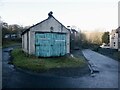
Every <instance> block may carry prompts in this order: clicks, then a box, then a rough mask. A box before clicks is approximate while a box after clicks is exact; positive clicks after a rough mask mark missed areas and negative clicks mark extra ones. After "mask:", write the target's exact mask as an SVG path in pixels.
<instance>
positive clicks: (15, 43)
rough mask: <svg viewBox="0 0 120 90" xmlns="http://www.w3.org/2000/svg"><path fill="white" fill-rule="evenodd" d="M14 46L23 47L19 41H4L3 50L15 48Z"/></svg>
mask: <svg viewBox="0 0 120 90" xmlns="http://www.w3.org/2000/svg"><path fill="white" fill-rule="evenodd" d="M14 45H21V41H20V40H17V39H16V40H9V39H5V40H3V41H2V48H6V47H9V46H14Z"/></svg>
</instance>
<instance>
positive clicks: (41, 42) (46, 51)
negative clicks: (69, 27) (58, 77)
mask: <svg viewBox="0 0 120 90" xmlns="http://www.w3.org/2000/svg"><path fill="white" fill-rule="evenodd" d="M35 54H36V56H40V57H51V56H63V55H65V54H66V34H61V33H36V34H35Z"/></svg>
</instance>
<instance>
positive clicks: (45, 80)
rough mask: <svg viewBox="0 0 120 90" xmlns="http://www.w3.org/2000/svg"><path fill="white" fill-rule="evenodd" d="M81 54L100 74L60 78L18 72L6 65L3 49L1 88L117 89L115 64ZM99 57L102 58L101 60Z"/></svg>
mask: <svg viewBox="0 0 120 90" xmlns="http://www.w3.org/2000/svg"><path fill="white" fill-rule="evenodd" d="M8 49H9V48H8ZM83 53H84V55H85V56H86V57H88V58H89V59H91V60H94V61H95V63H96V65H98V68H99V70H100V72H99V73H96V74H95V76H94V77H92V76H91V74H85V75H82V76H77V77H60V76H55V75H44V74H38V75H37V74H31V73H26V72H23V71H19V70H17V69H14V68H13V66H12V65H9V64H8V61H9V53H8V52H5V50H4V49H3V62H2V67H3V71H2V72H3V73H2V77H3V78H2V80H3V81H2V82H3V85H2V86H3V88H117V87H118V80H117V79H118V76H117V71H118V69H117V62H116V61H114V60H112V59H110V58H107V57H105V56H102V55H100V54H98V53H95V52H93V51H90V50H83ZM91 55H92V56H91ZM98 56H99V59H98ZM94 57H96V59H94ZM101 57H103V58H102V59H101ZM106 58H107V59H106ZM103 59H104V60H103ZM100 60H101V61H100ZM109 60H110V61H109ZM98 63H99V64H98ZM78 70H79V69H78Z"/></svg>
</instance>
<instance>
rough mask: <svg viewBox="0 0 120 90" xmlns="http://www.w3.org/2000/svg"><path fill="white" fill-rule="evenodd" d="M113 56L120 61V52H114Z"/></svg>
mask: <svg viewBox="0 0 120 90" xmlns="http://www.w3.org/2000/svg"><path fill="white" fill-rule="evenodd" d="M113 56H114V57H115V58H117V59H118V61H120V52H115V53H114V54H113Z"/></svg>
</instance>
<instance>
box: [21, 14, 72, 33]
mask: <svg viewBox="0 0 120 90" xmlns="http://www.w3.org/2000/svg"><path fill="white" fill-rule="evenodd" d="M51 17H53V18H54V19H55V20H56V21H57V22H58V23H60V22H59V21H58V20H57V19H56V18H55V17H54V16H53V15H51V16H49V17H48V18H47V19H45V20H43V21H41V22H39V23H37V24H35V25H33V26H31V27H29V28H28V29H26V30H25V31H23V32H22V34H21V35H23V34H24V33H26V32H28V31H30V28H32V27H35V26H37V25H38V24H41V23H42V22H44V21H46V20H48V19H50V18H51ZM60 24H61V25H62V26H63V27H65V26H64V25H63V24H62V23H60ZM65 28H66V27H65ZM66 29H67V28H66ZM67 30H68V31H69V32H70V30H69V29H67Z"/></svg>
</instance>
